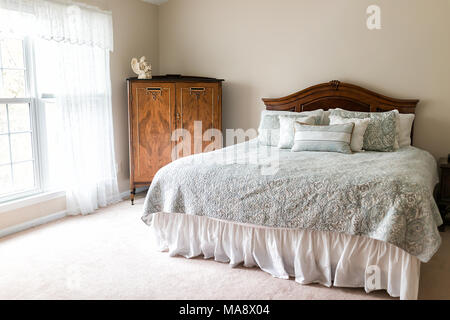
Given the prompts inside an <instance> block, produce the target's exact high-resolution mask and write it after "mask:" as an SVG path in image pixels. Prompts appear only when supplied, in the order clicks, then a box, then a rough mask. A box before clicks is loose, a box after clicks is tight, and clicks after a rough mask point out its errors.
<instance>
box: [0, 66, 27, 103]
mask: <svg viewBox="0 0 450 320" xmlns="http://www.w3.org/2000/svg"><path fill="white" fill-rule="evenodd" d="M0 76H1V78H0V98H19V97H25V71H23V70H2V72H1V74H0Z"/></svg>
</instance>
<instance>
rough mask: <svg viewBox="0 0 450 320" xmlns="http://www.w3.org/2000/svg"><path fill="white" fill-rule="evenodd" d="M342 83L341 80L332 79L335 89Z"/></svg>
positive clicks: (331, 82) (331, 83)
mask: <svg viewBox="0 0 450 320" xmlns="http://www.w3.org/2000/svg"><path fill="white" fill-rule="evenodd" d="M340 84H341V82H340V81H339V80H332V81H330V86H331V87H332V88H333V89H334V90H338V89H339V85H340Z"/></svg>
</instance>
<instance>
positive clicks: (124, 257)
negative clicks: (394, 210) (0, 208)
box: [0, 197, 450, 299]
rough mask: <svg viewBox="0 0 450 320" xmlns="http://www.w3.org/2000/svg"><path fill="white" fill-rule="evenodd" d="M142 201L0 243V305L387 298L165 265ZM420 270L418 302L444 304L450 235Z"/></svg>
mask: <svg viewBox="0 0 450 320" xmlns="http://www.w3.org/2000/svg"><path fill="white" fill-rule="evenodd" d="M142 205H143V199H142V197H141V198H140V199H139V200H138V201H137V205H136V206H134V207H131V206H130V204H129V203H128V202H123V203H120V204H118V205H116V206H113V207H110V208H108V209H104V210H101V211H99V212H98V213H97V214H94V215H91V216H87V217H71V218H66V219H63V220H60V221H57V222H54V223H51V224H48V225H45V226H41V227H38V228H35V229H32V230H28V231H25V232H22V233H19V234H16V235H13V236H10V237H7V238H3V239H0V299H389V296H388V295H387V294H386V293H385V292H376V293H372V294H366V293H365V292H364V290H362V289H343V288H326V287H323V286H320V285H308V286H305V285H300V284H298V283H296V282H295V281H293V280H280V279H276V278H273V277H272V276H270V275H269V274H267V273H265V272H263V271H261V270H259V269H256V268H253V269H246V268H238V269H232V268H231V267H230V266H229V265H227V264H223V263H218V262H214V261H210V260H208V261H205V260H203V259H193V260H187V259H184V258H170V257H169V256H168V254H167V253H161V252H158V251H156V250H155V247H154V245H153V241H152V240H153V238H152V235H151V233H150V231H149V229H148V227H147V226H145V225H144V224H143V223H142V222H141V220H140V215H141V210H142ZM443 240H444V241H443V245H442V247H441V249H440V251H439V252H438V254H437V255H436V256H435V257H434V258H433V260H432V261H431V262H430V263H429V264H425V265H423V267H422V277H421V287H420V298H422V299H450V233H449V232H447V233H445V234H443Z"/></svg>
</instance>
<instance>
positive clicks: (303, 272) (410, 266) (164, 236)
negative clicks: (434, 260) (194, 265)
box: [151, 213, 420, 299]
mask: <svg viewBox="0 0 450 320" xmlns="http://www.w3.org/2000/svg"><path fill="white" fill-rule="evenodd" d="M151 228H152V229H153V231H154V234H155V236H156V240H157V244H158V246H159V249H160V250H161V251H169V254H170V255H171V256H176V255H180V256H183V257H186V258H194V257H198V256H201V255H203V256H204V257H205V259H211V258H214V259H215V260H216V261H219V262H225V263H230V264H231V265H232V266H233V267H235V266H238V265H241V264H243V265H244V266H245V267H255V266H258V267H259V268H261V269H262V270H264V271H266V272H268V273H270V274H271V275H272V276H274V277H277V278H281V279H289V278H290V277H293V278H295V281H297V282H298V283H301V284H311V283H320V284H322V285H325V286H327V287H331V286H333V285H334V286H336V287H362V288H365V290H366V292H368V293H369V292H371V291H374V290H381V289H382V290H387V292H388V293H389V294H390V295H391V296H393V297H400V299H417V296H418V289H419V276H420V261H419V260H418V259H417V258H416V257H414V256H412V255H410V254H408V253H407V252H405V251H404V250H402V249H400V248H398V247H396V246H393V245H391V244H389V243H385V242H382V241H378V240H374V239H370V238H367V237H360V236H349V235H345V234H339V233H333V232H318V231H309V230H296V229H281V228H266V227H261V226H253V225H244V224H239V223H233V222H228V221H222V220H215V219H211V218H208V217H201V216H194V215H187V214H175V213H170V214H166V213H157V214H154V215H153V218H152V223H151ZM376 274H379V275H380V277H378V279H379V281H377V280H376V279H377V278H376Z"/></svg>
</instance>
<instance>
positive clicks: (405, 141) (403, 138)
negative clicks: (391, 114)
mask: <svg viewBox="0 0 450 320" xmlns="http://www.w3.org/2000/svg"><path fill="white" fill-rule="evenodd" d="M415 118H416V116H415V115H414V114H403V113H401V114H400V121H399V122H400V134H399V141H398V144H399V147H400V148H403V147H409V146H410V145H411V131H412V126H413V123H414V119H415Z"/></svg>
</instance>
